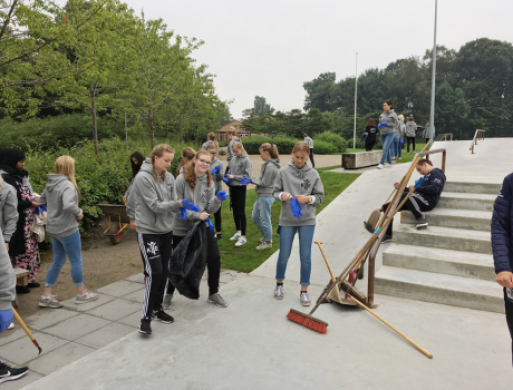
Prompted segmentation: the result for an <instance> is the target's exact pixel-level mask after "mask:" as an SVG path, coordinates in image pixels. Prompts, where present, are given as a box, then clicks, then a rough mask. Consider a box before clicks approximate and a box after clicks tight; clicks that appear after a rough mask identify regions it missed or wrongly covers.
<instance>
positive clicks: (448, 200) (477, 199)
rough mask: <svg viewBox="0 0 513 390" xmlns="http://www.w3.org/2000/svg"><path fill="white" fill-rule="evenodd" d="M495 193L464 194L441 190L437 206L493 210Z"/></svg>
mask: <svg viewBox="0 0 513 390" xmlns="http://www.w3.org/2000/svg"><path fill="white" fill-rule="evenodd" d="M495 198H497V194H495V195H487V194H465V193H463V192H447V191H445V189H444V191H443V192H442V195H441V196H440V200H439V201H438V204H437V206H436V207H437V208H452V209H460V210H461V209H465V210H476V211H493V204H494V203H495Z"/></svg>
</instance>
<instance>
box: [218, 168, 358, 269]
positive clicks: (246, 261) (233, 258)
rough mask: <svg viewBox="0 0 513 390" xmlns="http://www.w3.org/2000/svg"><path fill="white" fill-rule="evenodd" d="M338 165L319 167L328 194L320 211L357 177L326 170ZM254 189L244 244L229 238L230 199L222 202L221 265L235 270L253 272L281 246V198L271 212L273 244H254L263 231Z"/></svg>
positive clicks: (249, 198) (232, 225)
mask: <svg viewBox="0 0 513 390" xmlns="http://www.w3.org/2000/svg"><path fill="white" fill-rule="evenodd" d="M333 168H339V166H334V167H328V168H320V169H318V170H317V171H318V172H319V175H320V176H321V180H322V183H323V185H324V192H325V197H324V200H323V202H322V204H321V205H320V206H318V207H317V214H318V213H320V212H321V211H322V210H323V209H324V208H325V207H326V206H327V205H328V204H330V203H331V201H332V200H333V199H335V198H336V197H337V196H338V195H339V194H340V193H342V192H343V191H344V190H345V189H346V188H347V187H348V186H349V185H350V184H351V183H352V182H353V181H355V180H356V179H357V178H358V176H359V175H358V174H354V173H334V172H326V171H327V170H330V169H333ZM256 198H257V196H256V193H255V190H248V192H247V196H246V217H247V220H248V225H247V231H246V238H247V239H248V242H247V243H246V244H244V245H243V246H241V247H238V248H236V247H235V241H230V237H231V236H232V235H233V234H235V223H234V222H233V216H232V212H231V211H230V206H229V203H228V201H227V202H225V203H224V204H223V209H222V213H221V215H222V221H223V225H222V226H223V232H222V233H223V238H224V239H223V241H221V242H219V250H220V251H221V258H222V262H221V267H222V268H228V269H233V270H236V271H243V272H251V271H253V270H254V269H255V268H257V267H258V266H259V265H260V264H262V263H263V262H264V261H265V260H267V258H268V257H269V256H271V255H272V254H273V253H274V252H276V251H277V250H278V249H280V239H279V236H278V234H277V233H276V231H277V229H278V224H279V220H280V210H281V202H279V201H275V202H274V204H273V206H272V209H271V212H272V216H271V222H272V225H273V247H272V248H270V249H266V250H263V251H257V250H256V249H255V248H256V247H257V246H258V245H259V244H260V237H261V234H260V232H259V231H258V228H257V227H256V225H255V224H254V223H253V221H251V213H252V211H253V205H254V204H255V201H256Z"/></svg>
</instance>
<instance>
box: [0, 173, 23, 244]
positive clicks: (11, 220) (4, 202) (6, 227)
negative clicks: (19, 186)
mask: <svg viewBox="0 0 513 390" xmlns="http://www.w3.org/2000/svg"><path fill="white" fill-rule="evenodd" d="M19 218H20V216H19V214H18V197H17V196H16V190H15V189H14V187H13V186H11V185H10V184H7V183H4V180H3V178H2V175H0V228H1V229H2V235H3V239H4V243H5V246H6V248H7V250H9V242H10V241H11V236H12V235H13V234H14V232H15V231H16V225H17V223H18V219H19Z"/></svg>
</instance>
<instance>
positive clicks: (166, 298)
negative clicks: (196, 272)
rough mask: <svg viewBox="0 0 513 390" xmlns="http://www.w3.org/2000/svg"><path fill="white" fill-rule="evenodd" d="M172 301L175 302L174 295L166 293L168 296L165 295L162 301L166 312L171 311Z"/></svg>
mask: <svg viewBox="0 0 513 390" xmlns="http://www.w3.org/2000/svg"><path fill="white" fill-rule="evenodd" d="M172 300H173V294H168V293H166V295H164V300H163V301H162V307H163V308H164V309H166V310H167V309H169V308H170V307H171V301H172Z"/></svg>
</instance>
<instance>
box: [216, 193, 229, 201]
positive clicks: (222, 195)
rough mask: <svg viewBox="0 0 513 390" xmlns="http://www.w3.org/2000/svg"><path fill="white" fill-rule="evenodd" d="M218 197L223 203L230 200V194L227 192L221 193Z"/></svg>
mask: <svg viewBox="0 0 513 390" xmlns="http://www.w3.org/2000/svg"><path fill="white" fill-rule="evenodd" d="M216 196H217V199H219V200H220V201H221V202H224V201H225V200H226V199H228V194H227V193H226V191H219V192H218V193H217V195H216Z"/></svg>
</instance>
